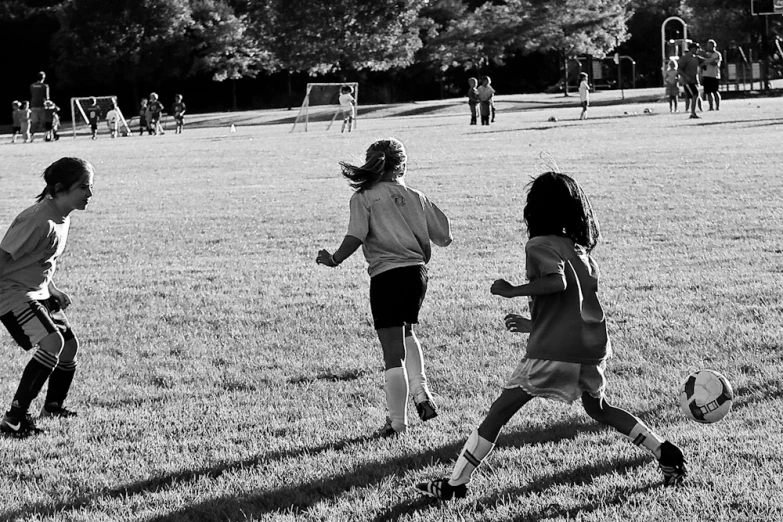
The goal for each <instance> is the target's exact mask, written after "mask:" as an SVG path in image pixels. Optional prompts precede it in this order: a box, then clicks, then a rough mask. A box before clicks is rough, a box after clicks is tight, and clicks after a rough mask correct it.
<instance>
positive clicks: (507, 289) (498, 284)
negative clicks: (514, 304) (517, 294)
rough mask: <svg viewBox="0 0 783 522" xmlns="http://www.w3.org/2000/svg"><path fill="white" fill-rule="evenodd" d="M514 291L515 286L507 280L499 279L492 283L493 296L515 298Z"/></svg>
mask: <svg viewBox="0 0 783 522" xmlns="http://www.w3.org/2000/svg"><path fill="white" fill-rule="evenodd" d="M513 289H514V285H512V284H511V283H509V282H508V281H506V280H505V279H498V280H497V281H495V282H494V283H492V287H490V289H489V291H490V292H491V293H492V295H499V296H500V297H513V296H512V295H511V291H512V290H513Z"/></svg>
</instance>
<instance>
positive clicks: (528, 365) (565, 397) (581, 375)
mask: <svg viewBox="0 0 783 522" xmlns="http://www.w3.org/2000/svg"><path fill="white" fill-rule="evenodd" d="M605 370H606V361H604V362H602V363H601V364H579V363H568V362H560V361H547V360H543V359H528V358H527V357H524V358H523V359H522V360H521V361H520V362H519V365H517V367H516V369H515V370H514V373H512V374H511V377H509V379H508V381H506V384H505V386H504V388H522V389H523V390H525V391H526V392H527V393H529V394H530V395H532V396H533V397H543V398H545V399H555V400H558V401H562V402H566V403H569V404H570V403H572V402H574V401H575V400H577V399H580V398H581V397H582V394H583V393H584V392H587V393H589V394H590V396H591V397H595V398H596V399H603V398H604V394H605V393H606V377H605V375H604V371H605Z"/></svg>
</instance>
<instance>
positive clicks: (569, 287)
mask: <svg viewBox="0 0 783 522" xmlns="http://www.w3.org/2000/svg"><path fill="white" fill-rule="evenodd" d="M524 218H525V222H526V224H527V228H528V234H529V236H530V240H529V241H528V242H527V245H525V256H526V266H527V268H526V271H527V279H528V281H529V282H528V283H527V284H523V285H520V286H514V285H512V284H511V283H508V282H507V281H505V280H503V279H498V280H497V281H495V282H494V283H493V284H492V288H491V289H490V291H491V292H492V294H494V295H499V296H501V297H508V298H511V297H528V298H529V299H530V311H531V317H532V319H527V318H525V317H522V316H520V315H516V314H509V315H507V316H506V317H505V323H506V328H507V329H509V330H510V331H512V332H523V333H529V334H530V337H529V339H528V343H527V351H526V354H525V356H524V357H523V358H522V360H521V361H520V363H519V365H518V366H517V368H516V369H515V370H514V372H513V373H512V374H511V377H510V378H509V379H508V381H507V382H506V385H505V387H504V389H503V391H502V392H501V394H500V397H498V398H497V399H496V400H495V402H494V403H492V406H491V408H490V410H489V413H488V414H487V416H486V418H485V419H484V422H482V423H481V425H480V426H479V427H478V429H476V430H474V431H473V432H472V433H471V434H470V436H469V437H468V440H467V442H466V443H465V446H464V447H463V448H462V452H461V453H460V455H459V457H458V458H457V462H456V464H455V465H454V469H453V471H452V473H451V477H449V478H443V479H439V480H434V481H431V482H424V483H422V484H418V485H417V486H416V487H417V488H418V489H419V490H421V491H422V492H423V493H425V494H427V495H429V496H432V497H435V498H438V499H441V500H449V499H451V498H453V497H464V496H465V495H466V494H467V486H468V483H469V482H470V478H471V475H472V474H473V471H474V470H475V469H476V468H477V467H478V466H479V465H481V463H482V461H483V460H484V459H485V458H486V457H487V455H488V454H489V452H490V451H492V448H494V447H495V441H496V440H497V438H498V435H499V434H500V430H501V429H502V428H503V426H505V425H506V424H507V423H508V421H509V420H511V417H513V416H514V414H516V412H518V411H519V410H520V408H522V407H523V406H524V405H525V404H527V403H528V402H530V400H532V399H533V398H535V397H542V398H547V399H554V400H558V401H563V402H566V403H570V402H573V401H575V400H577V399H581V401H582V405H583V406H584V409H585V412H586V413H587V414H588V415H589V416H590V417H592V418H593V419H595V420H596V421H597V422H600V423H601V424H605V425H608V426H611V427H613V428H615V429H616V430H617V431H619V432H620V433H622V434H623V435H625V436H626V437H627V438H628V440H629V441H631V442H633V443H634V444H636V445H638V446H643V447H644V448H645V449H647V450H648V451H649V452H650V453H652V454H653V455H654V456H655V458H656V459H657V460H658V464H659V466H660V469H661V471H662V472H663V478H664V484H666V485H671V484H676V483H677V482H679V481H681V480H682V479H683V477H684V476H685V474H686V470H685V459H684V457H683V455H682V452H681V451H680V449H679V448H678V447H677V446H675V445H674V444H672V443H671V442H669V441H665V440H663V439H662V438H661V437H659V436H658V435H657V434H656V433H655V432H654V431H652V430H651V429H650V428H648V427H647V426H646V425H645V424H644V423H643V422H642V421H641V420H640V419H639V418H637V417H635V416H634V415H632V414H630V413H628V412H627V411H625V410H622V409H620V408H617V407H615V406H612V405H611V404H609V402H608V401H607V400H606V396H605V393H606V379H605V377H604V369H605V368H606V360H607V359H608V358H609V356H610V355H611V343H610V341H609V336H608V334H607V331H606V318H605V316H604V311H603V309H602V308H601V304H600V302H599V301H598V293H597V292H598V265H597V264H596V262H595V260H594V259H593V258H592V257H591V252H592V250H593V248H595V246H596V244H597V243H598V237H599V230H598V221H597V219H596V218H595V216H594V215H593V209H592V207H591V205H590V201H589V200H588V199H587V196H586V195H585V194H584V192H583V191H582V188H581V187H580V186H579V185H578V184H577V182H576V181H575V180H574V179H573V178H571V177H569V176H566V175H565V174H559V173H555V172H547V173H546V174H542V175H541V176H539V177H538V178H536V179H535V180H534V181H533V182H532V183H531V185H530V191H529V193H528V195H527V204H526V205H525V210H524Z"/></svg>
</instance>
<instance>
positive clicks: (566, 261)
mask: <svg viewBox="0 0 783 522" xmlns="http://www.w3.org/2000/svg"><path fill="white" fill-rule="evenodd" d="M525 256H526V275H527V278H528V280H530V281H534V280H536V279H538V278H540V277H544V276H547V275H550V274H558V275H560V276H563V277H564V278H565V280H566V289H565V290H564V291H562V292H558V293H555V294H547V295H541V296H536V297H531V298H530V312H531V319H532V320H533V324H535V325H536V327H535V328H534V329H533V331H532V332H531V333H530V338H529V339H528V343H527V349H526V353H525V357H524V358H523V359H522V361H521V362H520V363H519V365H518V366H517V368H516V369H515V370H514V372H513V373H512V375H511V377H510V378H509V380H508V381H507V382H506V385H505V387H506V388H516V387H520V388H522V389H523V390H525V391H526V392H527V393H529V394H530V395H532V396H534V397H545V398H550V399H556V400H560V401H563V402H573V401H575V400H576V399H579V398H580V397H581V396H582V393H583V392H587V393H589V394H590V395H591V396H592V397H595V398H603V396H604V392H605V389H606V380H605V378H604V368H605V367H606V360H607V359H608V358H609V357H610V356H611V354H612V347H611V342H610V340H609V335H608V333H607V330H606V316H605V315H604V311H603V309H602V308H601V304H600V303H599V301H598V295H597V292H598V276H599V272H598V265H597V264H596V263H595V261H594V260H593V258H592V257H591V256H590V255H589V254H588V253H587V252H585V251H584V250H583V249H582V248H581V247H579V246H577V245H574V242H573V241H572V240H571V239H568V238H565V237H560V236H537V237H534V238H531V239H530V241H528V242H527V244H526V245H525Z"/></svg>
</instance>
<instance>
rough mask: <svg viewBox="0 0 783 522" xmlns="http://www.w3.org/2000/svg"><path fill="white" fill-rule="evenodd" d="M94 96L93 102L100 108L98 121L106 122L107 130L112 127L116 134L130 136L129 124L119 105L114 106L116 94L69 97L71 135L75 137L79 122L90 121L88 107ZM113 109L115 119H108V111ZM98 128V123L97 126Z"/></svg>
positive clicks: (87, 122)
mask: <svg viewBox="0 0 783 522" xmlns="http://www.w3.org/2000/svg"><path fill="white" fill-rule="evenodd" d="M93 98H95V102H96V104H97V105H98V108H99V109H100V114H99V116H98V121H99V122H106V123H107V125H108V126H109V130H111V129H112V127H114V130H116V131H117V134H118V135H120V136H130V135H131V130H130V126H128V122H127V121H126V120H125V117H124V116H123V115H122V111H121V110H120V108H119V106H118V107H117V108H114V102H115V101H117V97H116V96H85V97H82V98H71V114H72V116H73V117H72V121H73V137H74V138H75V137H76V126H77V125H79V124H81V123H86V124H89V123H90V118H89V114H88V113H89V112H90V110H89V109H90V107H91V106H92V100H93ZM111 110H114V111H116V119H115V120H114V121H108V120H107V116H108V115H109V111H111ZM98 128H100V124H99V127H98Z"/></svg>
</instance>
